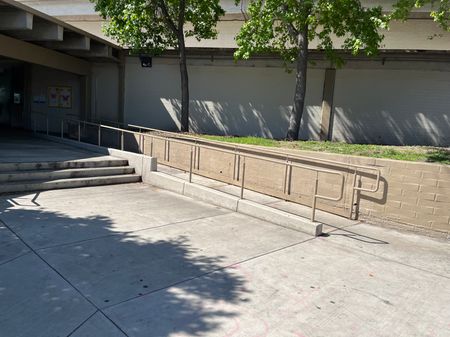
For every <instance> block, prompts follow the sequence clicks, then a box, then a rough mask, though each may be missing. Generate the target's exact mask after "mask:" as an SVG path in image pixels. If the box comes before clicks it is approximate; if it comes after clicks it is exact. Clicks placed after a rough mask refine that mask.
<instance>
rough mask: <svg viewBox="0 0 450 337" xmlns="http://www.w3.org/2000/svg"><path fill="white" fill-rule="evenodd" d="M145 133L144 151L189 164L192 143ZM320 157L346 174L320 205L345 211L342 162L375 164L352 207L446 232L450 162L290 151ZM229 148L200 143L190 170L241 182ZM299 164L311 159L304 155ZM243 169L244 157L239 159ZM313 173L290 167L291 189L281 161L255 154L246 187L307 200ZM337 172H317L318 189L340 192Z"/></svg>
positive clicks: (372, 216)
mask: <svg viewBox="0 0 450 337" xmlns="http://www.w3.org/2000/svg"><path fill="white" fill-rule="evenodd" d="M151 143H152V141H151V139H150V137H147V138H146V140H145V144H144V149H145V150H144V152H145V153H146V154H148V155H150V151H152V153H153V155H154V156H156V157H157V158H158V161H159V162H160V163H162V164H169V165H171V166H174V167H177V168H180V169H183V170H186V171H187V170H189V166H190V151H191V148H192V145H186V144H180V143H176V142H170V144H168V143H165V142H164V140H160V139H154V140H153V144H151ZM289 152H290V153H293V152H295V153H296V154H297V155H303V156H308V157H313V158H317V159H319V160H318V161H317V164H316V165H317V166H315V167H319V168H324V169H332V170H336V171H337V172H341V173H342V174H343V175H344V178H345V181H344V196H343V198H342V199H341V200H340V201H338V202H332V201H325V200H319V201H318V203H317V207H318V209H322V210H324V211H327V212H331V213H334V214H338V215H341V216H346V217H348V216H349V212H350V206H351V200H352V190H353V189H352V186H353V175H354V171H353V170H352V169H351V166H347V165H346V164H354V165H364V166H371V167H375V168H378V169H379V170H380V172H381V178H380V185H379V189H378V191H377V192H375V193H369V192H360V193H355V199H354V204H355V210H356V212H357V215H358V216H359V218H360V219H365V220H369V221H371V220H373V221H374V222H376V221H379V220H383V221H386V220H387V221H390V222H395V223H400V224H403V225H407V226H411V227H414V228H416V229H423V230H431V231H436V232H440V233H447V235H448V234H450V166H448V165H439V164H431V163H418V162H406V161H397V160H389V159H376V158H367V157H356V156H346V155H336V154H328V153H318V152H309V151H292V152H291V151H289ZM236 159H237V158H236V156H235V155H234V154H232V153H223V152H220V151H217V150H213V149H201V150H200V151H198V152H197V151H194V153H193V170H194V173H196V174H200V175H203V176H206V177H210V178H213V179H217V180H219V181H223V182H227V183H230V184H235V185H238V186H239V185H240V181H238V180H237V179H236V175H237V174H238V172H237V167H238V164H239V163H238V162H237V160H236ZM320 159H327V160H334V161H338V162H340V163H343V165H333V164H329V163H323V162H322V163H320ZM298 162H299V164H302V163H303V164H308V165H311V164H312V162H311V161H308V160H304V162H302V161H301V160H299V161H298ZM239 167H240V169H241V170H242V158H241V161H240V165H239ZM315 176H316V173H315V172H313V171H311V170H308V169H301V168H294V169H293V171H292V180H291V188H290V193H288V192H287V191H286V189H285V185H284V184H285V165H283V164H275V163H273V162H265V161H262V160H257V159H254V158H251V159H250V158H248V159H247V160H246V173H245V187H246V188H248V189H251V190H255V191H258V192H262V193H265V194H268V195H272V196H276V197H279V198H282V199H286V200H289V201H292V202H297V203H300V204H304V205H307V206H310V205H311V202H312V191H313V187H314V182H315ZM360 177H361V180H360V186H362V187H364V188H368V189H372V188H373V187H375V182H376V180H375V176H374V175H373V174H365V173H361V175H360ZM339 191H340V185H339V177H336V176H332V175H327V174H323V173H319V189H318V192H319V194H322V195H327V196H337V195H339Z"/></svg>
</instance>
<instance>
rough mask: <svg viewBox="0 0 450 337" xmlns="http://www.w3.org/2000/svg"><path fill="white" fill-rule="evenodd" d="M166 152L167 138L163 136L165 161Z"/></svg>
mask: <svg viewBox="0 0 450 337" xmlns="http://www.w3.org/2000/svg"><path fill="white" fill-rule="evenodd" d="M166 154H167V139H165V138H164V161H166V156H167V155H166Z"/></svg>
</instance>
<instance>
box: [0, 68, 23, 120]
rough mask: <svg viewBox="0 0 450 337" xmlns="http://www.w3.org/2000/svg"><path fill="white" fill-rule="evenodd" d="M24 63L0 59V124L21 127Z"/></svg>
mask: <svg viewBox="0 0 450 337" xmlns="http://www.w3.org/2000/svg"><path fill="white" fill-rule="evenodd" d="M24 88H25V80H24V64H22V63H20V62H14V61H9V60H0V125H1V126H7V127H14V128H21V127H23V126H24V125H23V117H24V102H25V99H24V93H25V90H24Z"/></svg>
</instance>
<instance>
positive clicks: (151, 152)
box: [150, 136, 153, 157]
mask: <svg viewBox="0 0 450 337" xmlns="http://www.w3.org/2000/svg"><path fill="white" fill-rule="evenodd" d="M150 140H151V141H150V157H153V136H151V138H150Z"/></svg>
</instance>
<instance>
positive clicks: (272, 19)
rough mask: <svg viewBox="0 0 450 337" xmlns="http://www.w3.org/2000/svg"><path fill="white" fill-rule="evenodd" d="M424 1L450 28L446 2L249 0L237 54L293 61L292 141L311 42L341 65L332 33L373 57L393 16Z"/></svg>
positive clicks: (403, 16)
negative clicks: (385, 5)
mask: <svg viewBox="0 0 450 337" xmlns="http://www.w3.org/2000/svg"><path fill="white" fill-rule="evenodd" d="M240 2H241V0H237V1H236V5H238V4H239V3H240ZM427 4H428V5H431V6H432V7H433V10H432V12H431V17H432V18H433V19H434V20H435V21H436V22H437V23H438V24H440V25H441V27H442V28H443V29H444V30H447V31H449V30H450V29H449V21H450V19H449V15H450V14H449V13H450V12H449V7H450V0H396V1H395V2H394V4H393V8H392V10H391V11H390V12H389V13H386V12H385V11H384V10H383V8H382V7H381V6H373V7H364V6H363V4H362V3H361V1H360V0H249V3H248V19H247V21H246V22H245V23H244V25H243V26H242V28H241V30H240V32H239V33H238V35H237V37H236V41H237V44H238V49H237V51H236V52H235V58H236V59H240V58H241V59H248V58H250V57H251V55H253V54H256V53H267V52H272V53H273V52H274V53H277V54H279V55H281V57H282V58H283V60H284V61H285V62H286V64H290V63H294V62H296V88H295V95H294V104H293V107H292V111H291V114H290V118H289V128H288V131H287V135H286V138H287V139H288V140H295V139H298V133H299V130H300V123H301V119H302V115H303V110H304V104H305V94H306V71H307V64H308V53H309V51H308V44H309V42H310V41H312V40H315V41H317V42H318V48H319V49H320V50H323V52H324V53H325V56H326V57H327V58H328V59H329V60H331V61H332V62H333V63H334V64H335V65H336V66H341V65H342V63H343V62H342V59H341V58H340V57H339V56H338V54H337V53H336V49H335V46H334V45H333V39H334V38H335V37H338V38H341V39H342V41H343V42H342V44H341V46H340V49H343V50H346V51H350V52H351V53H352V54H354V55H356V54H359V53H361V52H364V53H365V54H366V55H368V56H372V55H375V54H377V52H378V50H379V48H380V45H381V43H382V41H383V38H384V35H383V33H382V31H383V29H388V26H389V23H390V21H391V20H406V19H407V17H408V15H409V13H410V12H411V10H413V9H414V8H418V7H422V6H425V5H427Z"/></svg>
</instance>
